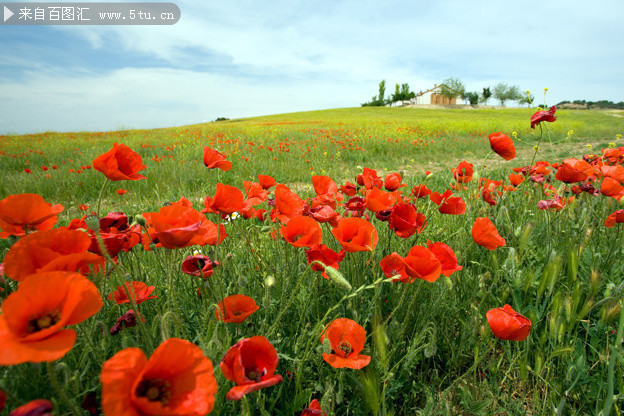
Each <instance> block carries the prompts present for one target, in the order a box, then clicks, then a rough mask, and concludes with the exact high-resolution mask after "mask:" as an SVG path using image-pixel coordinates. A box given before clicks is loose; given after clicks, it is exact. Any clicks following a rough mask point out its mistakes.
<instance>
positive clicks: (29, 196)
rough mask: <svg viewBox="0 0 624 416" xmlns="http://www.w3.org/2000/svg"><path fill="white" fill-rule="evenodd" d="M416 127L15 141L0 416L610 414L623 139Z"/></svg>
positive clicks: (559, 124)
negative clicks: (66, 415) (621, 140)
mask: <svg viewBox="0 0 624 416" xmlns="http://www.w3.org/2000/svg"><path fill="white" fill-rule="evenodd" d="M403 110H404V109H367V108H364V109H350V110H333V111H331V112H312V113H304V114H294V115H282V116H272V117H267V118H260V119H248V120H234V121H230V122H225V123H223V122H221V123H209V124H206V125H197V126H188V127H180V128H172V129H161V130H149V131H120V132H110V133H75V134H68V133H66V134H56V133H45V134H39V135H31V136H0V162H1V164H0V166H1V169H2V174H3V178H4V181H3V183H2V185H0V250H2V254H1V256H0V259H1V260H2V263H1V265H0V299H1V300H2V306H1V308H2V310H1V312H2V313H1V315H0V414H7V415H8V414H10V415H11V416H16V415H48V414H58V415H63V414H71V415H99V414H103V415H108V416H110V415H124V416H125V415H127V416H131V415H132V416H135V415H197V416H199V415H205V414H209V413H211V414H221V415H232V414H242V415H252V414H253V415H283V416H286V415H289V416H291V415H299V414H301V415H308V416H310V415H317V416H318V415H369V414H375V415H454V414H465V415H505V414H508V415H520V414H531V415H540V414H558V415H562V414H566V415H567V414H588V413H595V414H597V413H600V414H602V415H608V414H610V412H613V414H617V413H618V412H619V407H620V401H621V399H622V397H624V385H623V382H622V380H623V379H624V378H623V377H622V375H623V374H622V372H623V370H624V356H623V355H622V336H623V334H624V308H622V307H621V306H622V297H623V295H624V279H622V277H624V262H623V261H622V258H623V255H624V252H623V249H624V244H623V241H624V240H623V238H622V228H623V227H624V224H622V223H624V207H622V205H621V203H620V201H621V199H622V197H624V146H622V144H621V143H620V138H621V135H620V134H618V133H619V131H621V130H622V129H623V128H624V122H622V121H619V120H618V119H616V118H614V117H609V116H608V115H605V114H603V113H593V112H580V111H579V112H573V111H567V112H559V111H557V109H556V108H555V107H552V108H550V109H538V111H535V110H478V111H477V110H473V111H462V110H451V111H427V110H411V109H410V110H408V111H411V113H407V112H406V111H403ZM570 126H571V127H570ZM575 152H576V153H575Z"/></svg>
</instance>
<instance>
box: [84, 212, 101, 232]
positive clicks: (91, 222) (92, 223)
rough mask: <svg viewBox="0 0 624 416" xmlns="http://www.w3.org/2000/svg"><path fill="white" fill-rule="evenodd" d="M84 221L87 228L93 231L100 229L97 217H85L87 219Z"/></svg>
mask: <svg viewBox="0 0 624 416" xmlns="http://www.w3.org/2000/svg"><path fill="white" fill-rule="evenodd" d="M84 221H85V223H86V224H87V227H89V228H90V229H92V230H93V231H98V230H99V229H100V220H99V218H98V217H97V215H87V218H85V220H84Z"/></svg>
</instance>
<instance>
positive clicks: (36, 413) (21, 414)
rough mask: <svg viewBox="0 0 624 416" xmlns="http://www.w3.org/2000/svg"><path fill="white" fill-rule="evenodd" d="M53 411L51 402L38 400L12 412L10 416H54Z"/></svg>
mask: <svg viewBox="0 0 624 416" xmlns="http://www.w3.org/2000/svg"><path fill="white" fill-rule="evenodd" d="M0 410H1V409H0ZM52 410H54V405H52V402H51V401H49V400H44V399H36V400H32V401H30V402H28V403H26V404H24V405H22V406H20V407H18V408H16V409H13V410H11V413H9V416H52Z"/></svg>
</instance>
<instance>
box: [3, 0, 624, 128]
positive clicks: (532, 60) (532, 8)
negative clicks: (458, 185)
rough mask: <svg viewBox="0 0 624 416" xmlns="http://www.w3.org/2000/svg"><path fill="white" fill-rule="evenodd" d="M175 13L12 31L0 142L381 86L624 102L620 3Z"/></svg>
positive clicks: (264, 5)
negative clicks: (162, 19)
mask: <svg viewBox="0 0 624 416" xmlns="http://www.w3.org/2000/svg"><path fill="white" fill-rule="evenodd" d="M174 3H176V4H177V5H178V6H179V8H180V10H181V18H180V21H179V22H178V23H177V24H175V25H172V26H3V25H0V134H3V133H7V132H12V133H32V132H41V131H83V130H115V129H120V128H152V127H166V126H175V125H184V124H192V123H200V122H205V121H211V120H214V119H215V118H217V117H229V118H237V117H246V116H255V115H266V114H275V113H283V112H292V111H303V110H315V109H325V108H336V107H353V106H359V104H360V103H362V102H365V101H368V100H370V98H371V97H372V96H373V95H375V94H376V93H377V89H378V84H379V81H381V80H382V79H385V80H386V82H387V85H388V87H387V93H388V94H389V93H391V92H392V91H393V89H394V88H393V86H394V84H395V83H404V82H407V83H409V85H410V87H411V88H412V90H416V91H419V90H425V89H428V88H430V87H431V86H432V85H433V84H434V83H440V82H441V81H442V80H443V79H445V78H448V77H459V78H461V79H462V80H463V81H464V83H465V84H466V86H467V89H468V90H471V91H479V92H480V91H481V90H482V88H483V87H485V86H493V85H494V84H496V83H498V82H507V83H509V84H515V85H518V86H519V87H520V89H521V90H522V91H525V90H531V91H532V92H534V93H535V95H536V96H537V97H538V100H539V101H541V96H542V92H543V88H544V87H548V88H549V91H548V96H547V102H548V104H553V103H556V102H558V101H561V100H564V99H570V100H573V99H587V100H599V99H607V100H612V101H622V100H624V82H623V79H622V75H621V74H622V68H623V67H624V43H622V42H621V38H622V35H621V17H622V16H624V2H622V1H621V0H596V1H593V2H591V3H589V2H587V1H570V0H568V1H560V0H552V1H548V2H546V1H542V2H538V1H531V0H529V1H527V0H522V1H513V0H506V1H494V0H492V1H467V0H464V1H455V0H445V1H420V0H418V1H380V0H375V1H367V0H359V1H336V0H333V1H324V0H322V1H321V0H319V1H314V2H311V1H297V0H288V1H281V0H275V1H267V2H262V1H257V0H253V1H251V0H244V1H241V0H228V1H213V0H203V1H202V0H197V1H174Z"/></svg>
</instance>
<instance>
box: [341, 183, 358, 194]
mask: <svg viewBox="0 0 624 416" xmlns="http://www.w3.org/2000/svg"><path fill="white" fill-rule="evenodd" d="M340 192H342V193H343V194H345V195H346V196H355V194H356V193H357V187H356V186H355V185H354V184H352V183H351V182H349V181H347V182H346V183H345V184H344V185H342V186H341V187H340Z"/></svg>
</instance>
